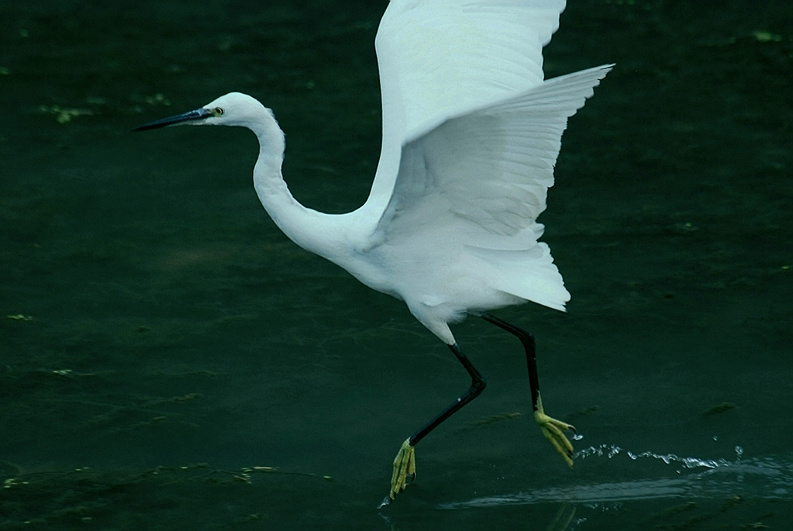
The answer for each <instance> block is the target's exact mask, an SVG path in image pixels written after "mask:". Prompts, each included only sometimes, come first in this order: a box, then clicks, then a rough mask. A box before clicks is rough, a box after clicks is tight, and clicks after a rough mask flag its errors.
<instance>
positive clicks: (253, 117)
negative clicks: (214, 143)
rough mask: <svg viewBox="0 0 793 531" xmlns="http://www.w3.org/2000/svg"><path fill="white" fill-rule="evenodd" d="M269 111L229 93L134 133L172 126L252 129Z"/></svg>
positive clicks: (137, 129) (149, 124)
mask: <svg viewBox="0 0 793 531" xmlns="http://www.w3.org/2000/svg"><path fill="white" fill-rule="evenodd" d="M263 113H264V114H269V111H268V110H267V109H266V108H265V107H264V106H263V105H262V104H261V103H259V101H257V100H256V99H255V98H252V97H251V96H248V95H247V94H242V93H240V92H229V93H228V94H226V95H225V96H221V97H219V98H218V99H216V100H215V101H213V102H211V103H208V104H206V105H204V106H203V107H201V108H200V109H196V110H194V111H189V112H186V113H182V114H177V115H176V116H169V117H168V118H162V119H160V120H155V121H153V122H149V123H147V124H143V125H140V126H138V127H135V128H133V129H132V131H146V130H149V129H159V128H161V127H167V126H170V125H236V126H242V127H251V125H252V124H254V123H256V122H257V121H259V120H261V119H262V115H263Z"/></svg>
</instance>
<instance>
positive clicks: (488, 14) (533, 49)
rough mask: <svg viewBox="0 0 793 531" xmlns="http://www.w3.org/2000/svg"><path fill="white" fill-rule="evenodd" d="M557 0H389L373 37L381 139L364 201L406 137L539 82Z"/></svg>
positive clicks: (560, 4)
mask: <svg viewBox="0 0 793 531" xmlns="http://www.w3.org/2000/svg"><path fill="white" fill-rule="evenodd" d="M564 7H565V0H391V2H390V3H389V5H388V8H387V9H386V12H385V14H384V15H383V19H382V21H381V22H380V27H379V29H378V32H377V38H376V41H375V44H376V49H377V59H378V66H379V70H380V86H381V97H382V106H383V143H382V152H381V156H380V164H379V166H378V170H377V174H376V177H375V182H374V185H373V187H372V194H371V196H370V199H371V200H375V201H377V200H378V196H380V197H379V199H380V201H385V200H387V198H388V195H390V193H391V189H392V187H393V184H394V180H395V178H396V172H397V167H398V165H399V160H400V150H401V148H402V145H403V144H404V143H405V141H406V140H407V139H408V138H412V137H415V136H416V135H417V134H418V133H419V132H421V131H425V130H427V127H428V124H436V123H438V122H439V121H442V120H445V119H447V118H449V117H451V116H456V115H459V114H460V113H461V112H463V111H464V110H468V109H471V108H473V107H474V106H478V105H481V104H482V103H484V102H491V101H495V100H498V99H503V98H506V97H508V96H511V95H514V94H516V93H519V92H523V91H526V90H527V89H529V88H531V87H533V86H536V85H539V84H540V83H541V82H542V80H543V72H542V47H543V46H544V45H545V44H547V43H548V42H549V41H550V39H551V34H552V33H553V32H554V31H556V29H557V28H558V26H559V13H561V11H562V10H563V9H564Z"/></svg>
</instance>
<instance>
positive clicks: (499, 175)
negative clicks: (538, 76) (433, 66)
mask: <svg viewBox="0 0 793 531" xmlns="http://www.w3.org/2000/svg"><path fill="white" fill-rule="evenodd" d="M610 69H611V65H604V66H599V67H596V68H591V69H588V70H582V71H580V72H576V73H574V74H568V75H566V76H561V77H557V78H554V79H551V80H548V81H545V82H543V83H542V84H541V85H539V86H537V87H535V88H532V89H529V90H528V91H526V92H524V93H522V94H520V95H518V96H515V97H513V98H510V99H508V100H506V101H503V102H501V103H497V104H493V105H489V106H487V107H484V108H482V109H479V110H476V111H473V112H470V113H468V114H463V115H462V116H458V117H454V118H449V119H448V120H445V121H444V122H443V123H441V124H439V125H438V126H436V127H433V128H431V129H430V130H429V131H428V132H426V133H424V134H420V135H418V136H417V137H416V138H414V139H412V140H409V141H408V142H406V143H405V145H404V146H403V148H402V156H401V161H400V165H399V171H398V173H397V179H396V183H395V185H394V189H393V194H392V196H391V200H390V201H389V204H388V206H387V207H386V209H385V211H384V213H383V216H382V218H381V219H380V224H379V226H378V231H381V232H382V234H383V235H386V234H387V235H388V236H389V237H395V236H397V235H398V234H399V233H400V232H407V233H411V234H414V235H415V234H416V233H417V232H420V231H421V228H422V227H423V226H427V225H431V226H433V227H437V224H438V222H439V219H440V218H444V219H446V220H447V222H448V223H450V224H454V225H459V224H463V223H464V224H468V225H471V226H470V227H468V229H467V230H468V231H469V232H470V231H471V230H472V229H474V228H476V229H482V230H484V231H486V232H488V233H492V234H499V235H504V236H510V235H515V234H517V233H519V232H521V231H524V230H525V229H527V228H529V227H530V226H531V225H532V224H533V223H534V222H535V220H536V219H537V216H539V215H540V213H541V212H542V211H543V210H545V199H546V194H547V191H548V188H549V187H551V186H552V185H553V168H554V164H555V163H556V158H557V156H558V154H559V149H560V147H561V138H562V133H563V131H564V129H565V127H566V125H567V118H568V117H570V116H572V115H573V114H575V112H576V111H577V110H578V109H580V108H581V107H582V106H583V105H584V101H585V100H586V98H588V97H590V96H591V95H592V93H593V88H594V87H595V86H597V85H598V83H599V81H600V79H602V78H603V77H604V76H605V75H606V74H607V73H608V71H609V70H610Z"/></svg>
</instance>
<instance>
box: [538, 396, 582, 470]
mask: <svg viewBox="0 0 793 531" xmlns="http://www.w3.org/2000/svg"><path fill="white" fill-rule="evenodd" d="M534 420H535V421H536V422H537V424H539V425H540V429H541V430H542V434H543V435H545V438H546V439H548V441H550V443H551V445H552V446H553V447H554V448H555V449H556V451H557V452H559V454H560V455H561V456H562V459H564V462H565V463H567V465H568V466H569V467H572V466H573V444H572V443H571V442H570V440H569V439H568V438H567V436H566V435H565V434H564V431H572V432H573V433H575V428H574V427H573V425H572V424H567V423H566V422H562V421H561V420H556V419H555V418H551V417H549V416H548V415H546V414H545V410H544V409H543V407H542V400H541V399H540V398H539V396H538V397H537V411H535V412H534ZM563 430H564V431H563Z"/></svg>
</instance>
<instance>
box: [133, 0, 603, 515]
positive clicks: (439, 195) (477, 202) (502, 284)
mask: <svg viewBox="0 0 793 531" xmlns="http://www.w3.org/2000/svg"><path fill="white" fill-rule="evenodd" d="M564 7H565V2H564V0H467V1H462V0H391V2H390V3H389V5H388V8H387V9H386V11H385V14H384V15H383V18H382V21H381V23H380V27H379V29H378V32H377V38H376V41H375V43H376V50H377V57H378V65H379V69H380V79H381V96H382V107H383V129H382V133H383V140H382V147H381V153H380V162H379V164H378V167H377V172H376V174H375V177H374V182H373V184H372V189H371V193H370V194H369V197H368V199H367V200H366V202H365V203H364V204H363V206H361V207H360V208H358V209H357V210H355V211H353V212H350V213H348V214H341V215H329V214H323V213H320V212H317V211H315V210H312V209H309V208H306V207H305V206H303V205H301V204H300V203H298V202H297V201H296V200H295V199H294V198H293V197H292V195H291V193H290V192H289V189H288V188H287V185H286V183H285V182H284V179H283V176H282V173H281V167H282V162H283V158H284V146H285V144H284V133H283V131H282V130H281V129H280V127H279V126H278V123H277V122H276V120H275V117H274V116H273V113H272V111H271V110H270V109H268V108H266V107H264V106H263V105H262V104H261V103H259V102H258V101H257V100H255V99H254V98H252V97H251V96H247V95H245V94H240V93H236V92H232V93H230V94H226V95H225V96H221V97H220V98H218V99H216V100H215V101H213V102H211V103H209V104H208V105H206V106H204V107H201V108H200V109H197V110H194V111H190V112H187V113H185V114H180V115H178V116H173V117H170V118H165V119H162V120H158V121H155V122H151V123H149V124H146V125H142V126H140V127H137V128H135V129H133V131H141V130H146V129H155V128H159V127H165V126H168V125H177V124H196V125H231V126H241V127H247V128H248V129H250V130H251V131H253V132H254V134H255V135H256V137H257V138H258V140H259V145H260V149H259V158H258V160H257V161H256V165H255V168H254V170H253V180H254V187H255V189H256V193H257V194H258V196H259V199H260V200H261V203H262V205H263V206H264V209H265V210H266V211H267V213H268V214H269V215H270V217H271V218H272V219H273V221H274V222H275V224H276V225H277V226H278V227H279V228H280V229H281V230H282V231H283V232H284V233H285V234H286V235H287V236H288V237H289V238H290V239H292V241H294V242H295V243H296V244H297V245H299V246H300V247H302V248H304V249H306V250H308V251H311V252H314V253H316V254H318V255H320V256H323V257H325V258H327V259H328V260H330V261H332V262H334V263H336V264H338V265H339V266H341V267H343V268H344V269H346V270H347V271H349V272H350V273H351V274H352V275H353V276H354V277H356V278H357V279H358V280H360V281H361V282H363V283H364V284H365V285H367V286H369V287H371V288H373V289H375V290H378V291H381V292H383V293H387V294H390V295H393V296H395V297H397V298H399V299H401V300H403V301H404V302H405V303H406V304H407V306H408V308H409V309H410V312H411V313H412V314H413V315H414V316H415V317H416V318H417V319H418V320H419V321H420V322H421V323H422V324H423V325H424V326H426V327H427V328H428V329H429V330H430V331H431V332H432V333H434V334H435V335H436V336H438V337H439V338H440V339H441V341H443V342H444V343H446V345H448V347H449V348H450V349H451V351H452V352H453V353H454V355H455V356H456V358H457V359H458V360H459V361H460V363H461V364H462V365H463V367H464V368H465V370H466V371H467V372H468V374H469V375H470V376H471V380H472V382H471V386H470V388H469V389H468V390H467V391H466V392H465V393H463V394H462V395H461V396H460V397H459V398H457V399H456V400H455V401H454V402H452V404H451V405H449V406H448V407H447V408H446V409H445V410H443V411H442V412H441V413H440V414H439V415H438V416H437V417H435V418H434V419H433V420H431V421H430V422H429V423H427V424H426V425H425V426H424V427H422V428H420V429H419V430H418V431H416V432H415V433H414V434H413V435H412V436H410V437H408V438H407V439H406V440H405V442H404V443H403V444H402V446H401V448H400V450H399V452H398V454H397V457H396V459H395V460H394V465H393V472H392V479H391V490H390V492H389V497H388V498H386V501H389V500H393V499H394V497H395V496H396V495H397V494H399V493H400V492H402V491H403V490H404V489H405V487H406V485H407V483H408V480H409V479H410V480H412V479H415V470H416V469H415V451H414V447H415V446H416V444H418V442H419V441H421V439H423V438H424V437H425V436H426V435H427V434H428V433H429V432H430V431H432V430H433V429H434V428H435V427H437V426H438V425H439V424H440V423H441V422H443V421H444V420H446V419H447V418H448V417H449V416H451V415H452V414H453V413H455V412H456V411H458V410H459V409H460V408H462V407H463V406H465V405H466V404H467V403H468V402H470V401H471V400H473V399H474V398H475V397H476V396H477V395H479V393H480V392H481V391H482V390H483V389H484V388H485V380H484V378H483V377H482V375H481V374H480V373H479V371H477V370H476V368H475V367H474V366H473V364H472V363H471V362H470V361H469V359H468V358H467V357H466V355H465V354H463V352H462V350H461V349H460V347H459V346H458V345H457V342H456V341H455V339H454V336H453V335H452V332H451V330H450V329H449V324H450V323H455V322H458V321H460V320H462V319H463V318H464V317H465V315H466V314H468V313H470V314H474V315H479V316H481V317H483V318H484V319H486V320H487V321H489V322H491V323H494V324H496V325H497V326H499V327H501V328H503V329H505V330H507V331H508V332H510V333H512V334H514V335H515V336H517V337H518V338H519V339H520V341H521V342H522V344H523V345H524V347H525V351H526V357H527V362H528V368H529V382H530V388H531V397H532V407H533V410H534V418H535V420H536V421H537V423H538V424H539V426H540V427H541V429H542V432H543V433H544V434H545V436H546V437H547V438H548V440H549V441H550V442H551V443H552V444H553V446H554V448H556V450H557V451H558V452H559V453H560V454H561V455H562V457H563V458H564V460H565V461H566V462H567V463H568V464H569V465H571V466H572V453H573V447H572V444H571V443H570V441H569V440H568V439H567V437H566V436H565V434H564V431H566V430H572V429H573V427H572V426H570V425H569V424H567V423H565V422H561V421H559V420H556V419H553V418H551V417H549V416H548V415H546V414H545V411H544V409H543V405H542V401H541V399H540V392H539V385H538V379H537V368H536V362H535V355H534V339H533V337H532V336H531V335H530V334H529V333H528V332H525V331H523V330H521V329H519V328H517V327H514V326H512V325H509V324H507V323H505V322H504V321H501V320H500V319H498V318H496V317H494V316H492V315H490V314H488V313H485V312H487V311H488V310H492V309H496V308H501V307H505V306H509V305H515V304H521V303H524V302H526V301H533V302H535V303H539V304H542V305H544V306H548V307H550V308H555V309H557V310H564V307H565V303H566V302H567V301H568V300H569V298H570V295H569V293H568V292H567V290H566V289H565V287H564V284H563V281H562V277H561V275H560V274H559V271H558V270H557V268H556V266H555V265H554V263H553V259H552V258H551V253H550V250H549V248H548V246H547V245H546V244H544V243H540V242H538V238H539V237H540V236H541V235H542V232H543V226H542V225H541V224H539V223H538V222H537V217H538V216H539V215H540V213H541V212H543V210H544V209H545V206H546V202H545V201H546V194H547V191H548V188H549V187H550V186H552V185H553V168H554V165H555V162H556V157H557V155H558V153H559V149H560V146H561V137H562V132H563V131H564V129H565V127H566V125H567V119H568V117H570V116H572V115H573V114H575V112H576V110H578V109H579V108H581V107H582V106H583V105H584V101H585V100H586V98H588V97H590V96H591V95H592V93H593V88H594V87H595V86H597V85H598V83H599V81H600V79H602V78H603V77H604V76H605V75H606V73H607V72H608V71H609V70H610V69H611V66H612V65H604V66H599V67H596V68H592V69H588V70H583V71H580V72H576V73H573V74H568V75H565V76H561V77H557V78H554V79H550V80H543V71H542V47H543V46H544V45H545V44H547V43H548V42H549V41H550V38H551V34H552V33H553V32H554V31H556V29H557V28H558V24H559V14H560V13H561V11H562V10H563V9H564Z"/></svg>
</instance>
